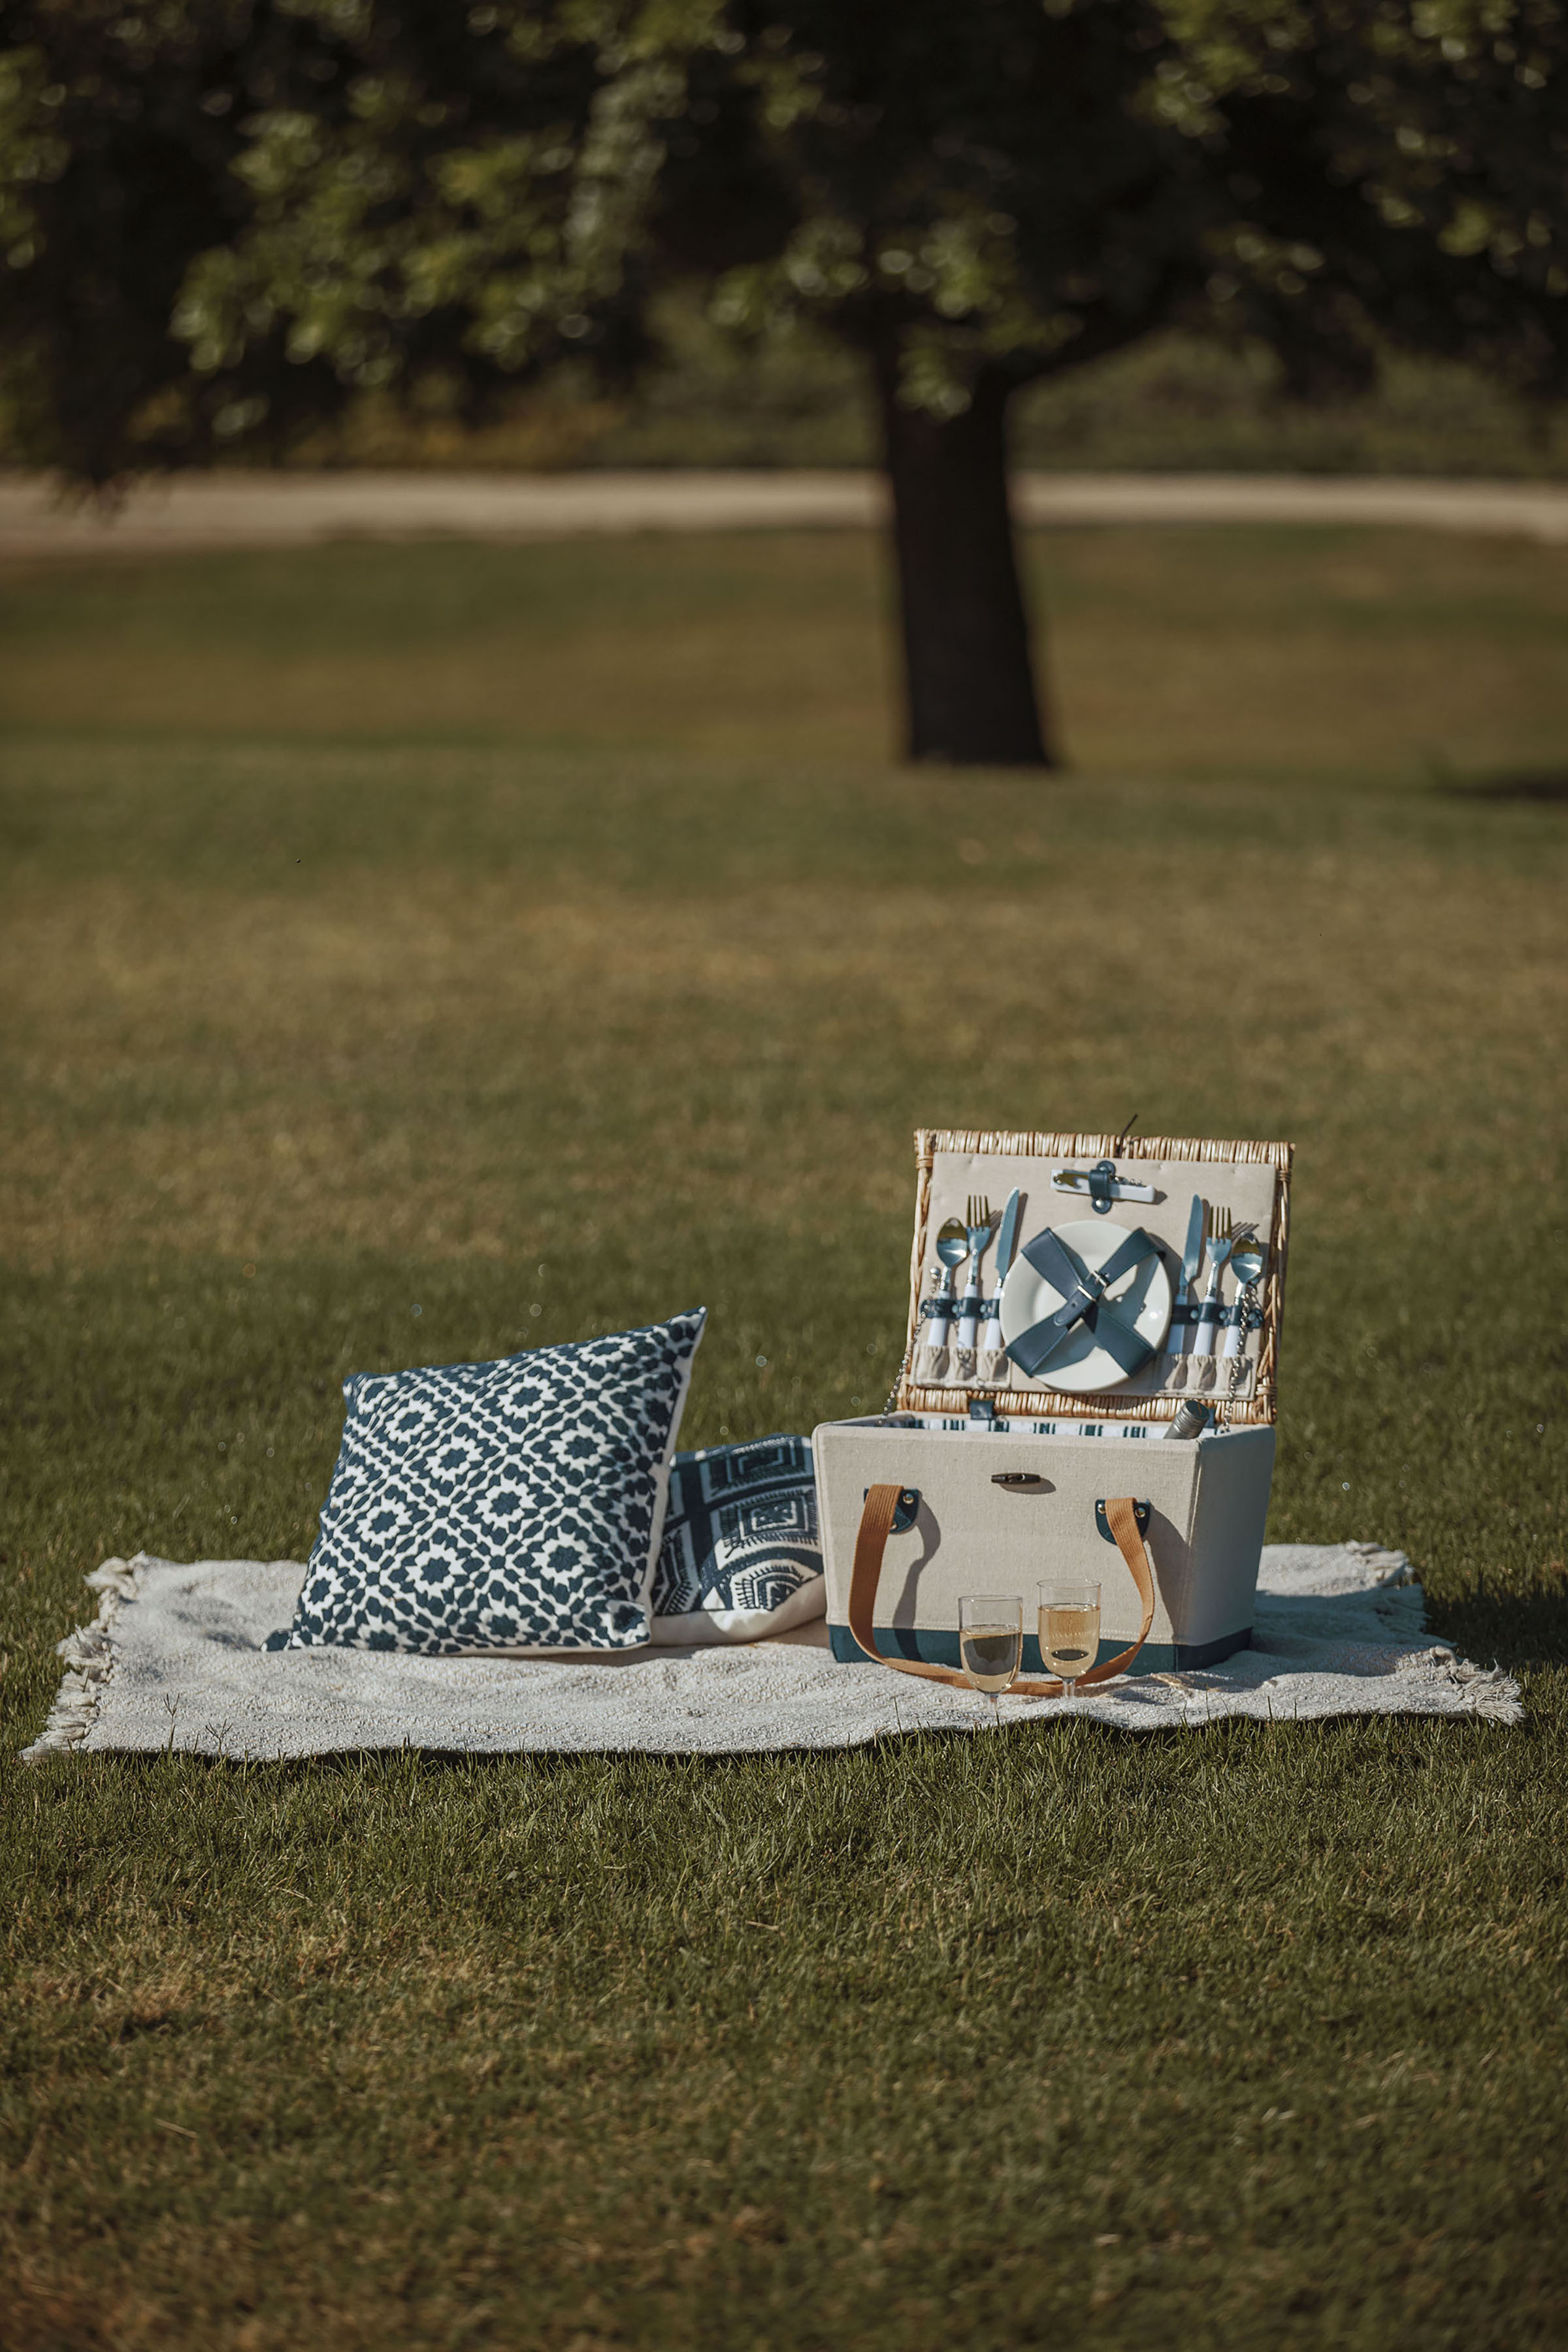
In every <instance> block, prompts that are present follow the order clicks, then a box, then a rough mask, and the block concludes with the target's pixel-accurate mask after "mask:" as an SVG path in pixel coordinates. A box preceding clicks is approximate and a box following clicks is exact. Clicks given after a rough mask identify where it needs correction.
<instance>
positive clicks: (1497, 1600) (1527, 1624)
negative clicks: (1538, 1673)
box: [1426, 1585, 1568, 1674]
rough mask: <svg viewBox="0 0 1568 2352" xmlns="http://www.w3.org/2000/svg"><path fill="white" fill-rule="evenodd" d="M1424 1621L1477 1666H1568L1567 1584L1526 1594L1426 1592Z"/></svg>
mask: <svg viewBox="0 0 1568 2352" xmlns="http://www.w3.org/2000/svg"><path fill="white" fill-rule="evenodd" d="M1426 1623H1427V1628H1428V1630H1429V1631H1430V1632H1431V1633H1436V1634H1437V1635H1438V1636H1439V1637H1440V1639H1442V1640H1443V1641H1445V1642H1451V1643H1453V1645H1454V1647H1455V1649H1456V1650H1457V1651H1458V1654H1459V1655H1460V1657H1462V1658H1473V1659H1474V1660H1475V1661H1476V1663H1477V1664H1478V1665H1483V1666H1489V1665H1491V1664H1498V1665H1500V1666H1506V1667H1508V1669H1509V1670H1510V1673H1516V1674H1517V1673H1523V1672H1528V1671H1530V1670H1531V1668H1534V1667H1539V1666H1562V1665H1568V1587H1564V1586H1562V1585H1559V1586H1557V1587H1556V1588H1555V1589H1554V1590H1552V1591H1544V1592H1532V1593H1527V1594H1524V1595H1516V1594H1511V1593H1502V1592H1470V1593H1467V1594H1465V1595H1464V1596H1463V1597H1462V1598H1461V1599H1459V1600H1457V1601H1438V1600H1436V1599H1434V1598H1433V1596H1432V1595H1431V1594H1428V1595H1427V1600H1426Z"/></svg>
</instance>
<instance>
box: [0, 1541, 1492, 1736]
mask: <svg viewBox="0 0 1568 2352" xmlns="http://www.w3.org/2000/svg"><path fill="white" fill-rule="evenodd" d="M303 1576H304V1570H303V1569H302V1568H301V1567H300V1564H299V1563H298V1561H295V1560H254V1559H204V1560H196V1561H195V1562H193V1563H187V1564H181V1563H178V1562H176V1561H173V1560H166V1559H150V1558H148V1556H147V1555H146V1554H145V1553H141V1554H138V1556H137V1557H136V1559H132V1560H121V1559H110V1560H105V1562H104V1563H103V1566H102V1567H101V1568H100V1569H97V1570H94V1572H93V1574H92V1575H90V1576H89V1578H88V1579H87V1582H88V1583H89V1585H90V1586H92V1587H93V1588H94V1590H95V1591H98V1592H99V1593H100V1594H101V1596H102V1600H101V1604H100V1610H99V1614H98V1618H97V1621H96V1622H94V1623H93V1624H90V1625H86V1626H83V1627H81V1628H79V1630H78V1631H77V1632H76V1633H71V1634H68V1636H67V1638H66V1639H65V1641H64V1642H62V1643H60V1645H59V1652H60V1655H61V1657H62V1658H63V1659H64V1660H65V1664H66V1672H65V1675H64V1679H63V1681H62V1683H61V1685H60V1691H59V1696H58V1698H57V1700H56V1702H55V1706H54V1708H53V1710H52V1712H51V1714H50V1716H49V1719H48V1722H47V1725H46V1726H45V1727H44V1729H43V1731H42V1733H41V1734H40V1735H39V1737H38V1738H37V1739H36V1740H35V1741H34V1743H33V1745H32V1746H31V1747H30V1748H27V1749H26V1750H25V1751H24V1752H25V1754H26V1757H27V1758H29V1759H37V1758H40V1757H44V1756H50V1755H56V1754H58V1753H61V1752H73V1753H87V1754H91V1755H102V1754H106V1753H110V1752H114V1751H123V1752H142V1753H145V1752H147V1751H149V1750H154V1749H159V1748H173V1749H175V1750H182V1751H190V1752H192V1753H195V1754H199V1755H206V1756H227V1757H234V1758H237V1759H238V1758H244V1759H264V1758H275V1757H284V1756H323V1755H328V1754H331V1753H334V1752H341V1751H343V1750H348V1749H356V1748H374V1749H384V1748H423V1749H428V1750H432V1751H438V1752H443V1753H460V1754H468V1755H506V1754H513V1753H518V1752H521V1751H524V1750H533V1751H555V1752H564V1751H572V1750H594V1749H598V1750H606V1749H624V1748H642V1749H646V1750H648V1751H650V1752H653V1753H655V1754H662V1755H680V1754H690V1753H701V1754H707V1755H726V1754H738V1753H744V1752H747V1751H752V1752H754V1751H757V1750H763V1749H769V1748H853V1747H858V1746H859V1745H861V1744H862V1743H863V1742H865V1741H868V1740H872V1739H879V1738H885V1737H888V1736H891V1735H897V1734H899V1733H902V1732H910V1731H920V1730H942V1731H961V1732H975V1731H990V1730H991V1729H992V1728H993V1727H994V1726H996V1725H999V1726H1001V1727H1006V1726H1008V1725H1011V1724H1017V1723H1026V1722H1034V1721H1036V1720H1037V1719H1039V1718H1041V1717H1055V1716H1060V1715H1063V1714H1065V1713H1067V1712H1068V1711H1069V1710H1070V1712H1071V1713H1073V1714H1074V1715H1081V1716H1089V1717H1093V1718H1094V1720H1095V1721H1096V1722H1099V1723H1104V1724H1110V1725H1111V1726H1113V1727H1115V1728H1116V1729H1118V1730H1120V1731H1156V1730H1165V1729H1168V1728H1170V1727H1183V1726H1187V1727H1191V1726H1194V1725H1200V1724H1205V1723H1213V1722H1216V1721H1218V1720H1219V1719H1220V1718H1221V1717H1226V1716H1251V1717H1259V1718H1262V1719H1265V1720H1268V1721H1275V1722H1293V1721H1300V1720H1301V1719H1302V1718H1304V1717H1311V1716H1331V1715H1443V1716H1462V1717H1477V1716H1479V1717H1483V1718H1484V1719H1486V1720H1487V1721H1489V1722H1492V1723H1518V1722H1519V1721H1521V1717H1522V1714H1523V1709H1522V1707H1521V1703H1520V1696H1519V1685H1518V1684H1517V1682H1515V1681H1514V1680H1513V1679H1512V1678H1511V1677H1510V1675H1506V1674H1505V1673H1503V1672H1502V1671H1501V1670H1500V1668H1498V1667H1495V1666H1493V1667H1485V1666H1478V1665H1473V1664H1469V1663H1468V1662H1467V1661H1465V1660H1463V1659H1461V1658H1458V1657H1457V1656H1456V1655H1455V1654H1454V1652H1453V1651H1452V1649H1450V1648H1449V1647H1448V1646H1447V1644H1446V1643H1440V1642H1434V1641H1432V1640H1431V1639H1430V1638H1429V1637H1428V1636H1427V1635H1426V1633H1424V1631H1423V1622H1424V1610H1423V1601H1422V1593H1421V1588H1420V1585H1419V1584H1418V1583H1417V1582H1416V1581H1415V1579H1414V1577H1413V1575H1412V1573H1411V1570H1410V1564H1409V1562H1408V1561H1407V1560H1406V1559H1405V1555H1404V1554H1403V1552H1396V1551H1384V1550H1381V1549H1378V1547H1377V1546H1376V1545H1374V1544H1368V1543H1347V1544H1270V1545H1269V1546H1268V1547H1267V1549H1265V1551H1264V1554H1263V1564H1262V1568H1261V1570H1260V1573H1259V1576H1258V1612H1257V1619H1256V1623H1255V1626H1254V1630H1253V1637H1252V1646H1251V1647H1250V1648H1249V1649H1247V1650H1242V1651H1238V1652H1237V1654H1236V1655H1235V1656H1234V1657H1231V1658H1227V1659H1226V1661H1225V1663H1224V1664H1222V1665H1217V1666H1212V1667H1206V1668H1205V1669H1204V1670H1203V1671H1202V1672H1198V1673H1185V1674H1179V1675H1170V1674H1162V1675H1131V1676H1129V1677H1128V1678H1126V1679H1125V1680H1123V1681H1121V1682H1118V1683H1112V1684H1101V1685H1099V1686H1097V1688H1096V1689H1095V1690H1094V1691H1092V1692H1086V1693H1085V1694H1084V1695H1083V1696H1081V1697H1079V1698H1076V1699H1071V1700H1068V1699H1061V1698H1057V1699H1025V1698H1016V1699H1015V1698H1005V1699H1003V1700H1002V1702H1001V1704H1000V1706H999V1708H998V1709H997V1711H996V1713H995V1714H993V1711H992V1706H991V1703H990V1701H989V1700H987V1699H984V1698H982V1697H980V1696H978V1695H977V1694H972V1693H970V1692H967V1691H959V1690H950V1689H948V1688H946V1687H945V1686H944V1685H941V1684H934V1683H925V1682H921V1681H918V1680H917V1679H915V1678H914V1677H912V1676H910V1675H897V1674H889V1673H888V1672H887V1671H886V1669H885V1668H883V1667H880V1666H874V1665H872V1664H869V1663H868V1664H864V1665H839V1664H836V1663H835V1661H834V1659H833V1658H832V1656H831V1655H830V1654H829V1652H828V1649H827V1642H826V1626H825V1625H824V1624H822V1623H821V1622H817V1623H816V1624H815V1625H807V1626H804V1627H802V1628H800V1629H799V1630H798V1631H797V1632H795V1633H785V1634H782V1635H780V1636H778V1637H776V1638H775V1639H773V1640H771V1641H764V1642H756V1643H748V1644H746V1645H744V1646H743V1647H738V1648H734V1649H706V1648H705V1649H689V1650H687V1649H658V1650H642V1651H633V1652H630V1653H626V1654H620V1655H616V1656H595V1657H573V1658H560V1657H556V1658H524V1659H512V1658H495V1657H489V1658H421V1657H407V1656H403V1655H401V1654H395V1653H389V1652H386V1651H373V1650H338V1649H309V1650H283V1651H268V1650H267V1649H266V1647H265V1646H264V1645H265V1643H266V1640H267V1636H268V1633H273V1632H275V1631H276V1630H277V1629H278V1628H279V1626H285V1625H287V1624H288V1623H289V1619H290V1617H291V1615H292V1614H293V1609H294V1601H295V1597H296V1595H297V1594H298V1592H299V1590H300V1581H301V1580H302V1578H303Z"/></svg>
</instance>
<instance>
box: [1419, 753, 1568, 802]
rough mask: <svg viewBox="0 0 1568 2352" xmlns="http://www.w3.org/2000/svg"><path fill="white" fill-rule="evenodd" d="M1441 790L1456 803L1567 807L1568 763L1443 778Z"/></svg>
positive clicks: (1446, 774) (1446, 775)
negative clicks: (1515, 802)
mask: <svg viewBox="0 0 1568 2352" xmlns="http://www.w3.org/2000/svg"><path fill="white" fill-rule="evenodd" d="M1441 785H1442V789H1443V791H1444V792H1446V793H1451V794H1452V795H1453V796H1454V798H1455V799H1456V800H1465V801H1530V802H1533V803H1535V804H1536V805H1537V806H1546V805H1551V804H1552V803H1556V804H1557V805H1559V806H1562V805H1564V804H1568V761H1563V764H1562V765H1561V766H1560V767H1552V768H1503V769H1500V770H1499V771H1498V772H1496V773H1495V774H1492V775H1486V776H1466V777H1459V776H1456V775H1454V774H1453V773H1452V772H1447V773H1445V774H1444V775H1443V776H1442V778H1441Z"/></svg>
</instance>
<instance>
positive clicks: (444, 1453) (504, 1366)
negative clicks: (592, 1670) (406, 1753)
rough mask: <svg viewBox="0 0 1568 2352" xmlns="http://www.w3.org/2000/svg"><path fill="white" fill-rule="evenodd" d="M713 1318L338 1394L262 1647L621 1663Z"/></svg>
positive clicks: (638, 1621) (359, 1379)
mask: <svg viewBox="0 0 1568 2352" xmlns="http://www.w3.org/2000/svg"><path fill="white" fill-rule="evenodd" d="M705 1319H706V1315H705V1310H704V1309H702V1308H698V1309H696V1310H695V1311H694V1312H692V1313H690V1314H688V1315H678V1316H675V1317H674V1318H672V1319H671V1320H670V1321H669V1322H668V1323H655V1324H652V1325H650V1326H648V1327H647V1328H646V1329H643V1330H638V1331H617V1332H613V1333H611V1334H609V1335H608V1336H607V1337H606V1338H605V1339H586V1340H582V1341H579V1342H578V1343H577V1344H575V1345H574V1346H571V1347H563V1348H535V1349H530V1350H529V1351H528V1352H527V1353H526V1354H524V1355H521V1356H507V1357H503V1358H502V1359H501V1360H500V1361H499V1362H497V1363H491V1364H444V1365H431V1366H428V1367H426V1368H424V1369H422V1370H416V1371H407V1372H392V1373H388V1374H385V1375H374V1374H369V1373H363V1372H362V1373H356V1374H355V1375H354V1377H353V1379H351V1380H347V1381H344V1382H343V1394H344V1396H345V1398H346V1399H347V1401H348V1415H347V1418H346V1420H345V1422H344V1424H343V1439H342V1450H341V1451H340V1453H339V1455H338V1462H337V1467H336V1469H335V1470H334V1471H333V1473H332V1482H331V1487H330V1489H329V1491H328V1495H327V1500H326V1506H325V1507H324V1509H323V1510H322V1513H321V1532H320V1533H319V1535H318V1536H317V1538H316V1541H315V1545H314V1547H313V1549H312V1550H311V1553H310V1563H309V1566H308V1567H307V1569H306V1571H305V1582H304V1586H303V1589H302V1590H301V1591H300V1600H299V1604H298V1606H297V1608H296V1610H295V1612H294V1622H293V1625H292V1627H291V1629H290V1631H289V1633H288V1635H287V1636H286V1637H285V1636H282V1635H279V1634H273V1635H272V1636H271V1637H270V1640H269V1643H268V1647H274V1646H276V1647H279V1648H281V1647H284V1646H287V1647H288V1648H289V1649H294V1650H299V1649H310V1648H313V1647H316V1646H318V1645H320V1644H337V1645H340V1646H344V1647H348V1648H351V1649H364V1650H401V1651H415V1652H419V1653H423V1654H426V1655H427V1656H432V1657H458V1656H464V1655H472V1654H476V1653H479V1652H484V1651H494V1650H507V1651H512V1652H517V1651H529V1650H632V1649H637V1648H638V1647H639V1646H640V1645H641V1644H642V1643H646V1642H647V1639H648V1619H649V1597H650V1590H651V1586H652V1581H653V1571H654V1564H655V1562H656V1560H657V1559H658V1548H659V1541H660V1538H661V1536H662V1533H663V1528H664V1515H665V1507H666V1502H667V1499H668V1481H669V1461H670V1456H671V1454H672V1453H673V1451H674V1446H675V1440H676V1435H677V1433H678V1432H679V1426H680V1415H681V1412H682V1410H683V1408H684V1406H685V1403H686V1394H687V1391H688V1389H689V1385H690V1381H691V1360H692V1357H693V1355H694V1353H695V1352H696V1349H697V1343H698V1341H699V1340H700V1339H701V1337H702V1326H703V1323H704V1321H705Z"/></svg>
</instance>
